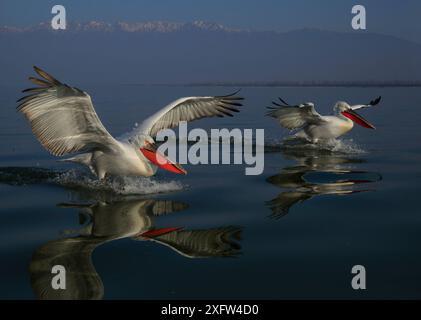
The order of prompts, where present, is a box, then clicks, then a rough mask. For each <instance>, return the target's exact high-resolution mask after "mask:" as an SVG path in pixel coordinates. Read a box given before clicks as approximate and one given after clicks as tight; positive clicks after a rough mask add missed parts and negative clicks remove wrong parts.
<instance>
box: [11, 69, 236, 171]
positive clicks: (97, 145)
mask: <svg viewBox="0 0 421 320" xmlns="http://www.w3.org/2000/svg"><path fill="white" fill-rule="evenodd" d="M34 70H35V71H36V72H37V73H38V75H40V76H41V78H42V79H38V78H34V77H29V80H31V81H32V82H33V83H35V84H37V85H39V87H36V88H31V89H26V90H23V92H29V93H30V95H28V96H25V97H23V98H21V99H19V100H18V102H20V104H19V106H18V110H19V111H20V112H22V113H23V114H24V115H25V116H26V118H27V119H28V120H29V122H30V124H31V128H32V132H33V133H34V135H35V136H36V137H37V139H38V140H39V141H40V143H41V144H42V145H43V146H44V148H45V149H47V150H48V151H49V152H50V153H52V154H53V155H55V156H62V155H65V154H71V153H82V154H79V155H76V156H75V157H73V158H69V159H65V161H72V162H77V163H81V164H84V165H86V166H88V167H89V168H90V169H91V171H92V172H93V173H94V174H95V175H96V176H97V177H98V178H99V179H103V178H104V177H105V176H107V175H117V176H120V175H124V176H126V175H132V176H152V175H154V174H155V173H156V171H157V167H161V168H164V169H166V170H169V171H172V172H175V173H184V174H186V171H185V170H184V169H183V168H182V167H181V166H180V165H179V164H178V163H174V162H172V161H171V160H169V159H168V158H166V157H165V156H164V155H162V154H160V153H158V152H157V147H156V145H155V141H154V139H153V137H155V136H156V134H157V133H158V131H160V130H161V129H166V128H173V127H176V126H178V124H179V123H180V121H192V120H196V119H201V118H204V117H214V116H217V117H223V116H232V112H238V111H239V110H238V109H237V107H239V106H241V105H242V104H241V103H239V102H238V101H239V100H242V99H243V98H241V97H238V96H235V94H236V93H234V94H230V95H225V96H215V97H210V96H208V97H184V98H180V99H177V100H175V101H173V102H171V103H170V104H169V105H167V106H166V107H164V108H162V109H161V110H159V111H158V112H156V113H155V114H153V115H152V116H151V117H149V118H147V119H146V120H145V121H144V122H143V123H142V124H141V125H140V126H139V127H138V128H135V129H134V130H133V131H132V132H131V133H130V134H129V138H127V137H126V136H125V137H121V138H117V139H116V138H114V137H112V136H111V135H110V133H108V131H107V129H106V128H105V127H104V126H103V125H102V123H101V121H100V120H99V118H98V115H97V114H96V112H95V109H94V106H93V104H92V101H91V97H90V96H89V95H88V94H87V93H86V92H84V91H82V90H80V89H78V88H75V87H70V86H68V85H66V84H64V83H61V82H60V81H58V80H56V79H55V78H54V77H52V76H51V75H49V74H48V73H46V72H45V71H43V70H41V69H39V68H38V67H35V66H34Z"/></svg>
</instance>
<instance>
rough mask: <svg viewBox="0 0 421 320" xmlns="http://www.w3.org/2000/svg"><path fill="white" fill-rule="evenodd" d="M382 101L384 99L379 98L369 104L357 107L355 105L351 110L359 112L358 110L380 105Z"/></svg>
mask: <svg viewBox="0 0 421 320" xmlns="http://www.w3.org/2000/svg"><path fill="white" fill-rule="evenodd" d="M381 99H382V97H381V96H379V97H377V98H376V99H374V100H371V101H370V102H369V103H367V104H356V105H353V106H351V109H352V110H358V109H362V108H368V107H372V106H375V105H378V104H379V102H380V100H381Z"/></svg>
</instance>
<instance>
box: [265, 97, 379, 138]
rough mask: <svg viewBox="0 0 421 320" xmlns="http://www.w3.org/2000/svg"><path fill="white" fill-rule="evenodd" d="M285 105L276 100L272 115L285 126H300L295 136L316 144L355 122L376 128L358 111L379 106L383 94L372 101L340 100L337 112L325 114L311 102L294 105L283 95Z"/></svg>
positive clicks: (349, 127)
mask: <svg viewBox="0 0 421 320" xmlns="http://www.w3.org/2000/svg"><path fill="white" fill-rule="evenodd" d="M279 100H280V101H281V103H282V104H280V103H278V102H273V105H274V106H272V107H269V109H270V111H269V112H268V113H267V115H268V116H270V117H273V118H275V119H277V120H278V121H279V123H280V124H281V126H283V127H284V128H287V129H290V130H294V129H300V130H299V131H298V132H297V133H296V134H295V136H296V137H299V138H304V139H307V140H309V141H311V142H313V143H317V142H318V141H319V140H328V139H335V138H338V137H340V136H342V135H344V134H346V133H347V132H349V131H350V130H351V129H352V128H353V127H354V122H355V123H357V124H359V125H360V126H362V127H364V128H369V129H375V127H374V126H373V125H372V124H371V123H369V122H368V121H367V120H365V119H364V118H363V117H362V116H361V115H359V114H358V113H357V112H356V111H355V110H358V109H362V108H366V107H371V106H375V105H377V104H378V103H379V102H380V100H381V97H378V98H376V99H374V100H372V101H370V103H368V104H360V105H353V106H351V105H349V104H348V103H347V102H345V101H338V102H337V103H336V104H335V106H334V107H333V110H334V113H335V115H330V116H322V115H321V114H319V113H318V112H317V111H316V109H315V107H314V104H313V103H311V102H306V103H302V104H299V105H295V106H291V105H289V104H288V103H286V102H285V101H284V100H282V99H281V98H279Z"/></svg>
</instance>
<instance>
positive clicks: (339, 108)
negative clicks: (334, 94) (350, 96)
mask: <svg viewBox="0 0 421 320" xmlns="http://www.w3.org/2000/svg"><path fill="white" fill-rule="evenodd" d="M333 110H334V111H335V113H336V114H338V115H339V116H344V117H346V118H348V119H351V120H352V121H353V122H355V123H358V124H359V125H360V126H362V127H364V128H368V129H376V128H375V127H374V126H373V125H372V124H371V123H370V122H368V121H367V120H365V119H364V118H363V117H362V116H361V115H359V114H358V113H357V112H355V110H353V109H352V107H351V106H350V105H349V104H348V103H347V102H345V101H338V102H336V103H335V106H334V107H333Z"/></svg>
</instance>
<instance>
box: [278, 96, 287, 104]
mask: <svg viewBox="0 0 421 320" xmlns="http://www.w3.org/2000/svg"><path fill="white" fill-rule="evenodd" d="M278 99H279V101H281V102H282V103H283V104H284V105H286V106H289V105H290V104H289V103H288V102H286V101H285V100H283V99H282V98H280V97H278Z"/></svg>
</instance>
